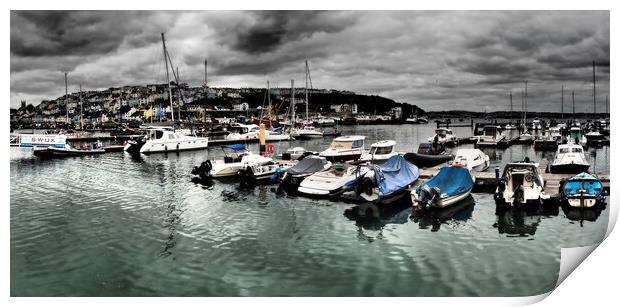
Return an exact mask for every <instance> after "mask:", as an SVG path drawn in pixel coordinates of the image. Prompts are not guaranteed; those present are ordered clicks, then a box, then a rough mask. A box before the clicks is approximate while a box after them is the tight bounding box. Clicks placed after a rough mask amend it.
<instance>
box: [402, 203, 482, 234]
mask: <svg viewBox="0 0 620 307" xmlns="http://www.w3.org/2000/svg"><path fill="white" fill-rule="evenodd" d="M475 203H476V202H475V200H474V198H473V196H472V195H469V196H467V197H466V198H464V199H463V200H461V201H460V202H458V203H455V204H454V205H451V206H449V207H446V208H443V209H439V208H432V210H428V211H424V212H423V213H412V215H411V220H412V221H413V222H414V223H418V225H419V227H420V229H428V228H429V227H430V229H431V231H432V232H436V231H439V229H440V228H441V225H442V224H448V223H450V221H460V222H466V221H467V220H469V219H471V216H472V213H473V211H474V206H475Z"/></svg>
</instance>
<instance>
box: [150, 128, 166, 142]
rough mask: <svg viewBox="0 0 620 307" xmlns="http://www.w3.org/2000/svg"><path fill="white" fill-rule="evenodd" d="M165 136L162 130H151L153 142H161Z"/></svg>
mask: <svg viewBox="0 0 620 307" xmlns="http://www.w3.org/2000/svg"><path fill="white" fill-rule="evenodd" d="M163 136H164V132H163V131H161V130H151V132H150V133H149V138H150V139H152V140H159V139H161V138H162V137H163Z"/></svg>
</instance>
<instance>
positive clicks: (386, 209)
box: [344, 199, 411, 230]
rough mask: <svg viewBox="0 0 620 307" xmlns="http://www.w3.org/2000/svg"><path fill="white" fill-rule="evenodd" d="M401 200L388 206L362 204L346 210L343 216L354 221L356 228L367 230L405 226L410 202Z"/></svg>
mask: <svg viewBox="0 0 620 307" xmlns="http://www.w3.org/2000/svg"><path fill="white" fill-rule="evenodd" d="M403 200H404V201H402V202H398V203H393V204H390V205H389V206H381V205H376V204H373V203H371V202H366V203H362V204H359V205H356V206H353V207H351V208H349V209H346V210H345V211H344V216H346V217H347V218H348V219H349V220H351V221H355V225H356V226H358V227H361V228H363V229H368V230H381V229H382V228H383V227H384V226H385V225H387V224H405V223H407V222H408V217H409V215H410V214H411V202H409V201H407V200H406V199H403Z"/></svg>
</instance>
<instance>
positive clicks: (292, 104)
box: [291, 79, 295, 128]
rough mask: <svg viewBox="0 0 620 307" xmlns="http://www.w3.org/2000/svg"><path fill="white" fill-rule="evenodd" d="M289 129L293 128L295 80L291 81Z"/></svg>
mask: <svg viewBox="0 0 620 307" xmlns="http://www.w3.org/2000/svg"><path fill="white" fill-rule="evenodd" d="M291 128H295V80H292V79H291Z"/></svg>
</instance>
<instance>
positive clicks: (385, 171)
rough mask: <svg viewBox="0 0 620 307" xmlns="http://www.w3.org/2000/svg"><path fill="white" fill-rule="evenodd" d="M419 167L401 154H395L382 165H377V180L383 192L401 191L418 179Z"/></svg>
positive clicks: (380, 190)
mask: <svg viewBox="0 0 620 307" xmlns="http://www.w3.org/2000/svg"><path fill="white" fill-rule="evenodd" d="M419 176H420V171H419V170H418V167H417V166H415V165H413V164H411V163H409V162H407V160H405V158H403V157H402V156H400V155H396V156H393V157H391V158H389V159H388V160H387V161H385V162H383V163H382V164H380V165H377V166H375V182H376V183H377V187H378V188H379V192H381V193H382V194H384V195H385V194H391V193H394V192H398V191H401V190H402V189H404V188H406V187H407V186H409V185H410V184H412V183H414V182H415V181H416V180H418V177H419Z"/></svg>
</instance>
